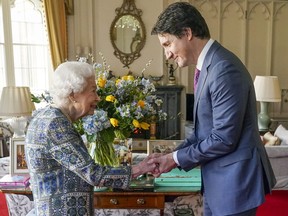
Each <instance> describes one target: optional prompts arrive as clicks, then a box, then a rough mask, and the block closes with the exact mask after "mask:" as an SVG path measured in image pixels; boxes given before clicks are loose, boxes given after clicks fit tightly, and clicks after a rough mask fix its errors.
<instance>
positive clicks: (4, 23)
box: [0, 0, 52, 93]
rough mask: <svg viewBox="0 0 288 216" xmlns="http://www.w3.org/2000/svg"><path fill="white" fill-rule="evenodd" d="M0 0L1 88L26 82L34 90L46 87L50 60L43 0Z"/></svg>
mask: <svg viewBox="0 0 288 216" xmlns="http://www.w3.org/2000/svg"><path fill="white" fill-rule="evenodd" d="M1 2H2V3H0V7H1V15H0V30H1V31H0V63H1V65H0V87H1V90H2V87H4V86H7V85H16V86H29V87H30V89H31V91H32V92H34V93H37V92H43V91H44V90H48V89H49V81H50V78H51V75H52V63H51V59H50V53H49V45H48V37H47V32H46V29H45V25H44V16H43V6H42V1H41V0H2V1H1ZM6 8H7V9H6ZM5 9H6V10H5ZM5 13H7V14H5ZM7 15H8V16H7Z"/></svg>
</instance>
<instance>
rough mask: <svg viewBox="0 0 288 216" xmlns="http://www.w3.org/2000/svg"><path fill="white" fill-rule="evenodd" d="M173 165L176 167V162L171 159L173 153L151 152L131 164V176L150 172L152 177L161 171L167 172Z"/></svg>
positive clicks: (157, 175) (135, 176)
mask: <svg viewBox="0 0 288 216" xmlns="http://www.w3.org/2000/svg"><path fill="white" fill-rule="evenodd" d="M175 167H177V164H176V163H175V161H174V159H173V153H169V154H162V153H153V154H150V155H148V156H147V157H146V158H145V159H144V160H143V161H141V162H140V163H138V164H137V165H133V166H132V178H137V177H138V176H140V175H142V174H145V173H151V174H152V175H153V176H154V177H159V176H160V175H161V174H162V173H166V172H169V171H170V170H172V169H173V168H175Z"/></svg>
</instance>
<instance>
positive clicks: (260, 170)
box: [177, 41, 276, 215]
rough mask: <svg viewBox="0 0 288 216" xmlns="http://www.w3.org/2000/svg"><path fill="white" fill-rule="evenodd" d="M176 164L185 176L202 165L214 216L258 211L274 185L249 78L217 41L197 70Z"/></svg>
mask: <svg viewBox="0 0 288 216" xmlns="http://www.w3.org/2000/svg"><path fill="white" fill-rule="evenodd" d="M191 112H192V110H191ZM177 158H178V161H179V164H180V167H181V168H182V169H184V170H190V169H192V168H194V167H196V166H198V165H201V170H202V179H203V188H202V189H204V192H205V197H206V199H207V202H208V204H209V206H210V208H211V209H212V211H213V212H214V213H216V214H217V215H225V214H233V213H238V212H242V211H245V210H248V209H251V208H255V207H257V206H259V205H260V204H261V203H263V202H264V199H265V193H269V192H270V191H271V189H272V187H273V186H274V185H275V183H276V180H275V176H274V173H273V170H272V168H271V165H270V162H269V159H268V156H267V154H266V151H265V147H264V145H263V144H262V142H261V139H260V135H259V131H258V126H257V109H256V99H255V91H254V86H253V81H252V78H251V76H250V74H249V72H248V71H247V69H246V67H245V66H244V65H243V64H242V62H241V61H240V60H239V59H238V58H237V57H236V56H235V55H234V54H233V53H231V52H230V51H228V50H227V49H225V48H224V47H222V46H221V45H220V44H219V43H218V42H217V41H214V43H213V44H212V46H211V47H210V49H209V51H208V53H207V55H206V57H205V60H204V63H203V67H202V69H201V73H200V77H199V81H198V85H197V89H196V94H195V105H194V132H193V133H192V135H191V137H188V138H187V139H185V141H184V143H183V144H182V145H180V146H179V147H178V153H177Z"/></svg>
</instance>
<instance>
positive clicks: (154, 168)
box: [132, 155, 159, 178]
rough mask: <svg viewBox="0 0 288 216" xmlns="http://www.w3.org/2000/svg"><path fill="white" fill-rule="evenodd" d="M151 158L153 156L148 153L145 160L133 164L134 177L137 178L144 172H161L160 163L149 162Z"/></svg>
mask: <svg viewBox="0 0 288 216" xmlns="http://www.w3.org/2000/svg"><path fill="white" fill-rule="evenodd" d="M150 159H151V156H150V155H148V156H147V157H146V158H145V159H144V160H143V161H141V162H139V163H138V164H137V165H133V166H132V178H137V177H138V176H140V175H142V174H144V173H159V170H158V164H154V163H152V164H148V161H149V160H150Z"/></svg>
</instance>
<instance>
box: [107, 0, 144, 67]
mask: <svg viewBox="0 0 288 216" xmlns="http://www.w3.org/2000/svg"><path fill="white" fill-rule="evenodd" d="M115 12H116V17H115V18H114V20H113V22H112V24H111V27H110V40H111V43H112V46H113V48H114V55H115V56H116V57H117V58H118V59H120V61H121V62H122V63H123V64H124V67H127V68H129V65H130V64H132V62H133V61H134V60H136V59H137V58H139V57H140V56H141V54H140V51H141V50H142V49H143V47H144V44H145V41H146V30H145V26H144V23H143V21H142V19H141V15H142V10H140V9H137V8H136V5H135V0H123V4H122V6H121V7H120V8H116V10H115Z"/></svg>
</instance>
